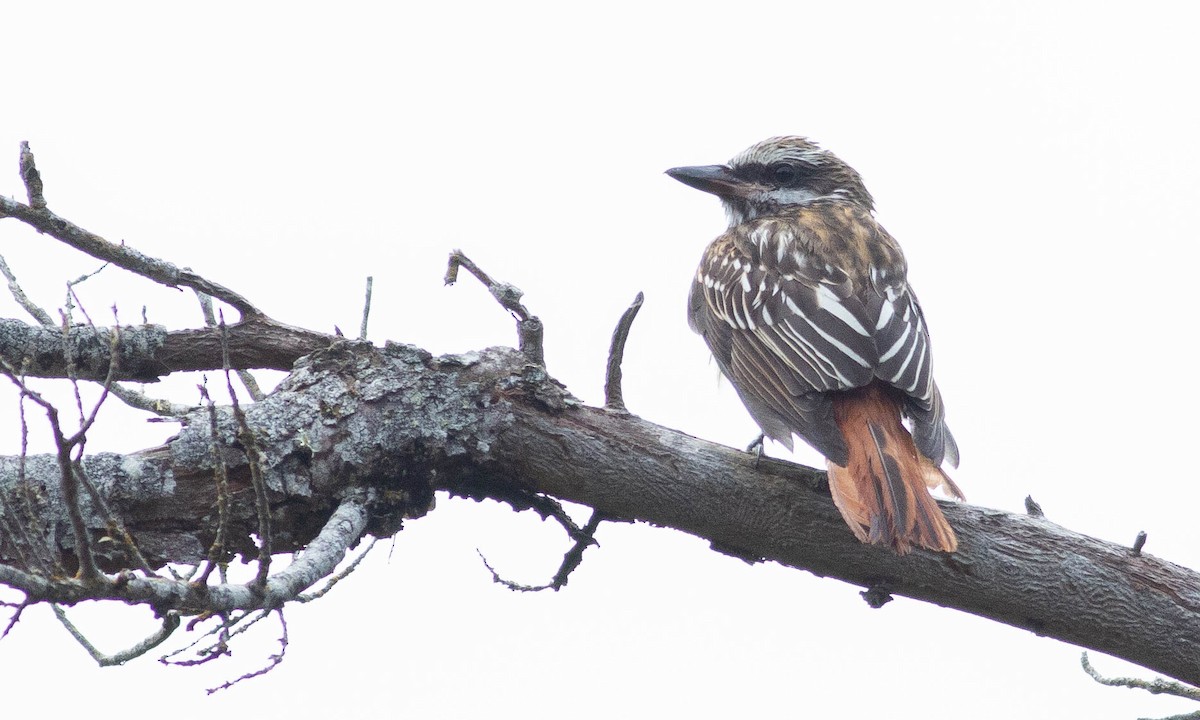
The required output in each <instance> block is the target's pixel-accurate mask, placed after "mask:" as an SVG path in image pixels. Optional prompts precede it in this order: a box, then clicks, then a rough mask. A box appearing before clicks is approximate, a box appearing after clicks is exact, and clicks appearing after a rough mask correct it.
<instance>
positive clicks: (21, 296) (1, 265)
mask: <svg viewBox="0 0 1200 720" xmlns="http://www.w3.org/2000/svg"><path fill="white" fill-rule="evenodd" d="M0 273H3V274H4V277H5V278H6V279H7V280H8V291H9V293H11V294H12V296H13V300H16V301H17V304H18V305H20V306H21V307H22V308H24V310H25V312H27V313H29V314H30V315H32V316H33V319H34V320H37V321H38V324H40V325H45V326H47V327H53V326H54V320H52V319H51V318H50V313H48V312H46V311H45V310H43V309H42V308H40V307H38V306H37V304H36V303H34V302H33V301H32V300H30V299H29V296H28V295H26V294H25V291H24V290H22V289H21V286H20V284H19V283H17V277H16V275H14V274H13V271H12V269H11V268H10V267H9V266H8V262H7V261H5V259H4V256H3V255H0Z"/></svg>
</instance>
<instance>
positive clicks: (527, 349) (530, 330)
mask: <svg viewBox="0 0 1200 720" xmlns="http://www.w3.org/2000/svg"><path fill="white" fill-rule="evenodd" d="M460 267H463V268H466V269H467V272H469V273H471V274H472V275H474V276H475V277H476V278H477V279H478V280H479V282H481V283H483V286H484V287H486V288H487V289H488V292H490V293H491V294H492V297H494V298H496V302H498V303H500V306H501V307H503V308H504V309H505V310H508V311H509V312H510V313H512V314H513V317H515V318H516V319H517V337H518V340H519V345H518V349H519V350H520V351H521V352H522V354H524V355H525V356H526V357H527V358H529V361H530V362H532V363H533V364H535V365H541V366H543V367H544V366H545V365H546V357H545V350H544V348H543V347H542V333H543V327H542V321H541V320H539V319H537V317H535V316H534V315H532V314H530V312H529V310H528V309H527V308H526V307H525V306H524V305H522V304H521V297H522V296H523V295H524V294H525V293H523V292H521V289H520V288H518V287H517V286H515V285H510V284H509V283H502V282H497V281H495V280H493V279H492V278H491V276H490V275H488V274H487V273H485V272H484V271H483V270H482V269H481V268H480V267H479V266H478V265H476V264H475V263H474V262H472V261H471V259H470V258H468V257H467V256H466V255H463V253H462V251H461V250H455V251H454V252H452V253H450V261H449V264H448V265H447V266H446V277H445V283H446V284H447V285H453V284H454V283H455V282H457V281H458V269H459V268H460Z"/></svg>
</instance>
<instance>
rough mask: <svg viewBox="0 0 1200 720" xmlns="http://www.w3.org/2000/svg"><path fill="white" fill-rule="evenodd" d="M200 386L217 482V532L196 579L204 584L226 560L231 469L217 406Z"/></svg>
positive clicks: (205, 389) (204, 388)
mask: <svg viewBox="0 0 1200 720" xmlns="http://www.w3.org/2000/svg"><path fill="white" fill-rule="evenodd" d="M198 387H199V388H200V397H201V398H203V399H204V402H205V405H206V406H207V407H208V427H209V436H210V437H211V444H210V445H209V453H210V454H211V455H212V459H213V477H214V479H215V480H216V483H217V532H216V534H215V535H214V536H213V541H212V545H211V546H209V548H208V564H207V565H206V566H205V568H204V572H203V573H201V575H200V578H199V579H198V580H196V582H197V583H199V584H201V585H204V584H207V583H208V577H209V575H211V574H212V571H213V569H214V568H216V567H217V565H218V564H220V563H221V562H223V561H224V558H223V557H222V556H223V555H224V553H225V533H226V529H227V526H228V524H229V471H228V468H227V467H226V465H225V458H224V457H222V456H221V450H220V445H219V433H218V430H217V406H216V405H215V404H214V403H213V401H212V398H211V397H210V396H209V394H208V388H206V387H204V386H203V385H199V386H198Z"/></svg>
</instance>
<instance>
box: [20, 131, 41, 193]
mask: <svg viewBox="0 0 1200 720" xmlns="http://www.w3.org/2000/svg"><path fill="white" fill-rule="evenodd" d="M20 170H21V182H23V183H24V184H25V194H26V195H27V196H28V197H29V207H31V208H35V209H39V210H40V209H41V208H44V207H46V198H45V197H43V196H42V175H41V173H39V172H38V169H37V164H35V163H34V161H33V151H31V150H30V149H29V141H28V140H22V141H21V162H20Z"/></svg>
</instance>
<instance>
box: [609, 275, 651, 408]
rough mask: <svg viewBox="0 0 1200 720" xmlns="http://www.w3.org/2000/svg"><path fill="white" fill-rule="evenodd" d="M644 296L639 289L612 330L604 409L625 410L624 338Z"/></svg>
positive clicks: (627, 335)
mask: <svg viewBox="0 0 1200 720" xmlns="http://www.w3.org/2000/svg"><path fill="white" fill-rule="evenodd" d="M644 299H645V296H644V295H643V294H642V293H641V292H640V291H639V292H638V294H637V297H635V298H634V299H633V304H632V305H630V306H629V308H628V309H627V310H625V312H624V313H622V314H621V319H620V320H619V321H617V327H616V329H615V330H613V336H612V344H611V345H609V348H608V372H607V373H606V374H605V377H604V409H605V410H616V411H619V412H624V411H625V397H624V394H623V393H622V392H621V361H622V360H624V359H625V340H626V339H627V338H628V337H629V329H630V328H631V327H633V320H634V318H636V317H637V314H638V310H641V309H642V301H643V300H644Z"/></svg>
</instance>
